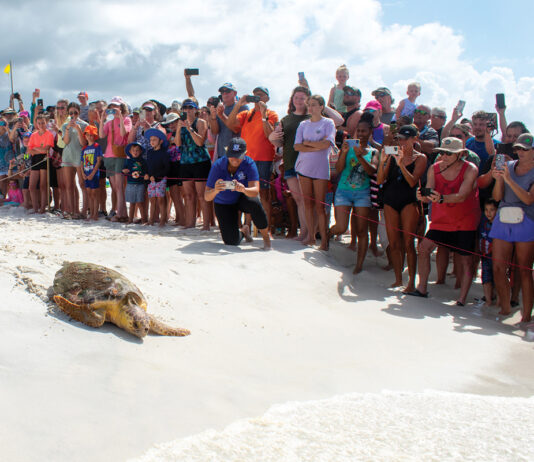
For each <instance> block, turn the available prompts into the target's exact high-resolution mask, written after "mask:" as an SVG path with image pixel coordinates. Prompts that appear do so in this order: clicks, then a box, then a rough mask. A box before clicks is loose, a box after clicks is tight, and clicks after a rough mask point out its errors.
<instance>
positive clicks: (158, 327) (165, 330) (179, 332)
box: [148, 314, 191, 337]
mask: <svg viewBox="0 0 534 462" xmlns="http://www.w3.org/2000/svg"><path fill="white" fill-rule="evenodd" d="M148 316H149V317H150V332H152V333H153V334H158V335H169V336H174V337H185V336H186V335H189V334H190V333H191V332H190V331H188V330H187V329H180V328H179V327H176V328H175V327H170V326H167V325H166V324H164V323H162V322H161V321H160V320H158V319H156V318H155V317H154V316H153V315H151V314H149V315H148Z"/></svg>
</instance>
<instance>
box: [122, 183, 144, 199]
mask: <svg viewBox="0 0 534 462" xmlns="http://www.w3.org/2000/svg"><path fill="white" fill-rule="evenodd" d="M125 195H126V202H128V203H129V204H138V203H139V202H145V184H144V183H127V184H126V194H125Z"/></svg>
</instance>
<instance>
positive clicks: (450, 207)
mask: <svg viewBox="0 0 534 462" xmlns="http://www.w3.org/2000/svg"><path fill="white" fill-rule="evenodd" d="M467 167H468V162H464V165H463V167H462V169H461V170H460V173H459V174H458V175H457V176H456V178H454V180H447V179H445V178H444V177H443V175H442V174H441V173H440V170H439V168H440V166H439V164H434V165H433V168H434V178H435V186H434V189H435V190H436V191H437V192H439V193H440V194H443V195H444V196H446V195H448V194H456V193H457V192H458V191H459V190H460V186H461V185H462V183H463V181H464V175H465V171H466V169H467ZM431 219H432V221H431V222H430V226H429V229H436V230H440V231H475V230H476V229H478V224H479V223H480V205H479V201H478V188H475V189H474V190H473V191H471V192H470V193H469V196H467V198H466V199H465V201H464V202H459V203H456V204H438V203H437V202H436V203H433V204H432V215H431Z"/></svg>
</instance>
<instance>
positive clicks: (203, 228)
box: [200, 226, 210, 231]
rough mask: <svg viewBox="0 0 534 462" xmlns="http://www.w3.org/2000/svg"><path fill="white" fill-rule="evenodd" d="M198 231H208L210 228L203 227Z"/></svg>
mask: <svg viewBox="0 0 534 462" xmlns="http://www.w3.org/2000/svg"><path fill="white" fill-rule="evenodd" d="M200 230H201V231H209V230H210V227H209V226H203V227H202V228H201V229H200Z"/></svg>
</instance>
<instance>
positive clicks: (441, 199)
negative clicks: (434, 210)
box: [439, 194, 444, 204]
mask: <svg viewBox="0 0 534 462" xmlns="http://www.w3.org/2000/svg"><path fill="white" fill-rule="evenodd" d="M443 200H444V197H443V194H440V197H439V203H440V204H443Z"/></svg>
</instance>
